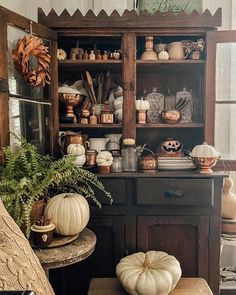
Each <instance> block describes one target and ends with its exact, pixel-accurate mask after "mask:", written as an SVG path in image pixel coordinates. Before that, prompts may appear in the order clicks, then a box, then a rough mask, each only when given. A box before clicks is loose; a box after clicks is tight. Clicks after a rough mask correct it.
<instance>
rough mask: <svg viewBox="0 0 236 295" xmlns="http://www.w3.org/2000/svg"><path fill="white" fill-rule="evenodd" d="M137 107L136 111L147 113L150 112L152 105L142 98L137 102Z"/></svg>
mask: <svg viewBox="0 0 236 295" xmlns="http://www.w3.org/2000/svg"><path fill="white" fill-rule="evenodd" d="M135 106H136V110H137V111H140V110H144V111H147V110H149V108H150V103H149V101H148V100H143V99H142V98H141V99H137V100H136V101H135Z"/></svg>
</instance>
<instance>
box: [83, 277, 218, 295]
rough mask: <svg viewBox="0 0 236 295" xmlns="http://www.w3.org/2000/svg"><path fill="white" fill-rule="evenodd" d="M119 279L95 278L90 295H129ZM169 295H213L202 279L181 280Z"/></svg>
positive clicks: (90, 287)
mask: <svg viewBox="0 0 236 295" xmlns="http://www.w3.org/2000/svg"><path fill="white" fill-rule="evenodd" d="M127 294H128V293H127V292H125V290H124V289H123V288H122V287H121V285H120V283H119V281H118V279H117V278H94V279H92V280H91V282H90V286H89V291H88V295H127ZM169 295H213V293H212V292H211V290H210V288H209V286H208V284H207V282H206V281H205V280H204V279H202V278H181V279H180V281H179V282H178V284H177V286H176V288H175V289H174V290H173V291H172V292H171V293H170V294H169Z"/></svg>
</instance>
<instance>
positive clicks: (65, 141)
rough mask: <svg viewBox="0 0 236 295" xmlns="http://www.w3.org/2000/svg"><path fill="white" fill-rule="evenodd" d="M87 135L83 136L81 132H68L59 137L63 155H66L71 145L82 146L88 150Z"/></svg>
mask: <svg viewBox="0 0 236 295" xmlns="http://www.w3.org/2000/svg"><path fill="white" fill-rule="evenodd" d="M87 137H88V135H87V134H81V133H79V132H73V131H66V132H62V133H61V134H60V136H59V146H60V150H61V153H62V154H63V155H64V154H66V151H67V147H68V145H69V144H82V145H83V146H84V148H85V150H86V139H87Z"/></svg>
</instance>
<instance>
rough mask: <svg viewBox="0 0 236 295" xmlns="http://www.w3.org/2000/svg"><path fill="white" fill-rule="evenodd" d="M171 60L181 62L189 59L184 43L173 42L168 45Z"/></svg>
mask: <svg viewBox="0 0 236 295" xmlns="http://www.w3.org/2000/svg"><path fill="white" fill-rule="evenodd" d="M168 53H169V58H170V59H174V60H180V59H185V58H187V56H188V54H187V53H186V54H185V46H184V44H183V43H182V42H172V43H170V44H168Z"/></svg>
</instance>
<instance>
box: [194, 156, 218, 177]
mask: <svg viewBox="0 0 236 295" xmlns="http://www.w3.org/2000/svg"><path fill="white" fill-rule="evenodd" d="M218 158H219V157H210V158H205V157H191V159H192V161H193V164H194V165H195V166H196V167H197V168H198V169H199V173H203V174H210V173H213V171H212V169H211V168H212V167H214V166H215V164H216V163H217V160H218Z"/></svg>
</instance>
